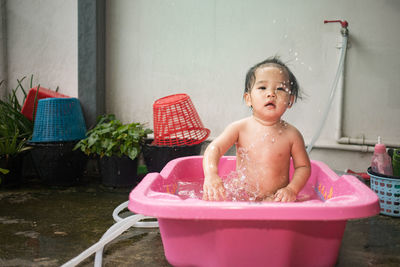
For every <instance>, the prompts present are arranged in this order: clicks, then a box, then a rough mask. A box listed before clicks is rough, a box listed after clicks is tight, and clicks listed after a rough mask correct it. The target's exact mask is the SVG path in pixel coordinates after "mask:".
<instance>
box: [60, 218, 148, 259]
mask: <svg viewBox="0 0 400 267" xmlns="http://www.w3.org/2000/svg"><path fill="white" fill-rule="evenodd" d="M143 218H144V216H143V215H141V214H137V215H133V216H129V217H128V218H125V219H124V220H122V221H119V222H117V223H115V224H113V225H112V226H111V227H110V228H109V229H108V230H107V232H106V233H108V234H107V235H103V237H102V238H101V239H100V240H99V241H98V242H97V243H95V244H94V245H92V246H91V247H89V248H88V249H86V250H85V251H83V252H82V253H81V254H79V255H78V256H76V257H75V258H73V259H71V260H70V261H68V262H67V263H65V264H63V265H62V267H72V266H76V265H78V264H79V263H80V262H81V261H83V260H85V259H86V258H87V257H89V256H90V255H92V254H93V253H95V252H96V251H98V250H99V249H102V248H103V247H104V246H105V245H106V244H108V243H109V242H111V241H112V240H113V239H115V238H116V237H118V236H119V235H120V234H122V233H123V232H125V231H126V230H127V229H129V228H130V227H131V226H132V225H133V224H134V223H136V222H138V221H139V220H141V219H143Z"/></svg>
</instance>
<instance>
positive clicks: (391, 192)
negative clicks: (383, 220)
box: [368, 168, 400, 217]
mask: <svg viewBox="0 0 400 267" xmlns="http://www.w3.org/2000/svg"><path fill="white" fill-rule="evenodd" d="M368 174H369V175H370V176H371V189H372V190H373V191H374V192H375V193H376V194H377V195H378V197H379V205H380V206H381V211H380V213H381V214H385V215H389V216H393V217H400V179H396V178H388V177H387V176H385V177H383V176H380V175H379V174H377V173H373V172H372V171H371V169H370V168H369V169H368Z"/></svg>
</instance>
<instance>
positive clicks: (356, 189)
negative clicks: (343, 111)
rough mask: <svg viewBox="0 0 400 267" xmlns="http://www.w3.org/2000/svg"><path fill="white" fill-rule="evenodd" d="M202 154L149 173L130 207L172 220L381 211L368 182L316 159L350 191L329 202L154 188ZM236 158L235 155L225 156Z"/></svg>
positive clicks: (319, 217)
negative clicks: (239, 198) (192, 194)
mask: <svg viewBox="0 0 400 267" xmlns="http://www.w3.org/2000/svg"><path fill="white" fill-rule="evenodd" d="M202 158H203V157H202V156H191V157H182V158H178V159H175V160H172V161H170V162H169V163H168V164H167V165H166V166H165V167H164V169H163V170H162V171H161V173H149V174H147V175H146V176H145V177H144V178H143V180H142V181H141V182H140V183H139V184H138V185H137V186H136V187H135V188H134V189H133V190H132V191H131V193H130V194H129V204H128V208H129V210H131V211H132V212H135V213H139V214H143V215H147V216H153V217H156V218H169V219H191V220H193V219H195V220H285V221H287V220H290V221H295V220H306V221H340V220H347V219H354V218H364V217H370V216H374V215H376V214H378V213H379V210H380V209H379V198H378V196H377V195H376V194H375V193H374V192H373V191H372V190H370V189H369V188H368V187H367V186H366V185H364V184H363V183H362V182H360V181H359V180H358V179H357V178H355V177H354V176H351V175H343V176H341V177H339V176H337V175H336V173H334V172H333V171H332V170H331V169H330V168H329V167H328V166H327V165H326V164H324V163H323V162H320V161H315V160H312V161H311V164H312V169H317V168H318V169H319V172H321V173H323V174H325V175H326V176H327V177H329V178H330V179H331V180H332V183H334V185H335V186H336V187H337V188H338V190H339V189H340V188H343V189H345V191H346V192H348V194H345V195H340V196H336V197H332V198H330V199H328V200H326V201H319V200H309V201H302V202H291V203H271V202H232V201H204V200H201V199H185V200H183V199H181V198H180V197H179V196H176V195H174V194H170V193H166V192H157V191H153V190H151V189H150V188H151V185H152V184H153V183H154V182H155V181H156V180H157V179H167V178H168V177H169V176H170V175H173V172H174V168H175V166H176V165H177V164H178V163H180V161H187V162H188V163H189V162H198V161H202ZM223 158H225V160H235V157H234V156H224V157H223Z"/></svg>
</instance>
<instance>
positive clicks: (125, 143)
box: [74, 114, 153, 160]
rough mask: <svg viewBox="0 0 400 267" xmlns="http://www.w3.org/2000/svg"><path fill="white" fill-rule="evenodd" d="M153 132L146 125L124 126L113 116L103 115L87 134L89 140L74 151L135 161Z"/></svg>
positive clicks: (80, 143) (83, 141) (133, 124)
mask: <svg viewBox="0 0 400 267" xmlns="http://www.w3.org/2000/svg"><path fill="white" fill-rule="evenodd" d="M152 132H153V131H152V130H150V129H147V128H145V125H144V124H141V123H130V124H123V123H122V122H121V121H119V120H117V119H116V118H115V115H113V114H109V115H103V116H99V117H98V118H97V123H96V126H95V127H94V128H93V129H91V130H89V131H88V132H87V134H86V135H87V138H85V139H83V140H81V141H79V142H78V143H77V144H76V146H75V148H74V150H75V149H80V150H82V151H83V152H84V153H85V154H86V155H90V154H96V155H99V156H100V157H103V156H108V157H111V156H118V157H121V156H123V155H125V156H128V157H129V158H131V159H132V160H133V159H135V158H136V157H137V156H138V155H139V153H140V151H141V148H142V146H143V145H144V140H145V138H146V136H147V134H150V133H152Z"/></svg>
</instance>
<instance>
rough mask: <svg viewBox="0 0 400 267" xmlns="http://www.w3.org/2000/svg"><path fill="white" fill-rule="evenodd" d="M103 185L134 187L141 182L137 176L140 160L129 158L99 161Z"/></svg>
mask: <svg viewBox="0 0 400 267" xmlns="http://www.w3.org/2000/svg"><path fill="white" fill-rule="evenodd" d="M99 164H100V173H101V178H102V183H103V184H104V185H106V186H113V187H124V186H134V185H136V184H137V183H138V182H139V179H138V176H137V168H138V159H137V158H135V159H134V160H132V159H130V158H129V157H127V156H122V157H117V156H112V157H107V156H104V157H102V158H100V159H99Z"/></svg>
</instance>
